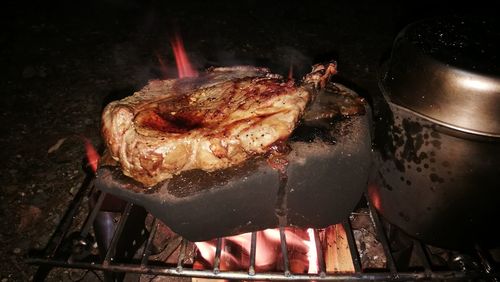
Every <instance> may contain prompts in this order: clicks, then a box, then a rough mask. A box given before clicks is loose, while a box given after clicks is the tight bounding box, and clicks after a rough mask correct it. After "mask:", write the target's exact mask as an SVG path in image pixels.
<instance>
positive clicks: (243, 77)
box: [102, 66, 324, 186]
mask: <svg viewBox="0 0 500 282" xmlns="http://www.w3.org/2000/svg"><path fill="white" fill-rule="evenodd" d="M322 73H324V71H323V72H322ZM306 80H307V78H306ZM306 82H307V81H306ZM311 82H313V83H303V84H302V85H300V86H296V85H294V83H293V82H286V81H284V80H283V79H282V78H281V77H280V76H279V75H275V74H271V73H270V72H269V70H267V69H265V68H255V67H246V66H238V67H227V68H212V69H209V70H208V71H207V72H206V73H204V74H201V75H200V76H199V77H196V78H183V79H170V80H154V81H150V82H149V83H148V84H147V85H146V86H145V87H144V88H143V89H141V90H140V91H138V92H136V93H134V94H133V95H132V96H129V97H127V98H125V99H122V100H119V101H114V102H112V103H110V104H108V105H107V106H106V108H105V109H104V112H103V115H102V123H103V124H102V125H103V126H102V134H103V137H104V140H105V142H106V145H107V147H108V150H109V152H110V154H111V156H112V157H113V158H114V159H115V160H117V161H118V162H119V163H120V165H121V168H122V171H123V172H124V174H125V175H128V176H130V177H132V178H134V179H135V180H137V181H139V182H142V183H143V184H145V185H147V186H152V185H154V184H156V183H158V182H161V181H163V180H165V179H168V178H171V177H172V176H173V175H175V174H178V173H180V172H182V171H186V170H191V169H202V170H205V171H213V170H217V169H222V168H227V167H229V166H233V165H236V164H239V163H241V162H243V161H244V160H247V159H249V158H250V157H252V156H254V155H258V154H263V153H265V152H266V151H267V150H268V148H269V147H270V146H271V145H272V144H273V143H275V142H276V141H278V140H284V139H286V138H287V137H288V136H289V135H290V134H291V133H292V131H293V130H294V128H295V127H296V125H297V122H298V121H299V119H300V117H301V116H302V115H303V113H304V110H305V108H306V106H307V104H308V103H309V102H310V100H311V99H312V92H313V89H314V86H313V85H314V83H315V82H316V81H311Z"/></svg>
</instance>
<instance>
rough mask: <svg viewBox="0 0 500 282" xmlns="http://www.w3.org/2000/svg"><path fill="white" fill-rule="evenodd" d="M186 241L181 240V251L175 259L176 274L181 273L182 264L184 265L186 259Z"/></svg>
mask: <svg viewBox="0 0 500 282" xmlns="http://www.w3.org/2000/svg"><path fill="white" fill-rule="evenodd" d="M187 244H188V241H187V240H186V239H182V241H181V249H180V250H179V257H178V259H177V272H181V271H183V270H184V269H183V266H182V264H183V263H184V259H185V258H186V248H187Z"/></svg>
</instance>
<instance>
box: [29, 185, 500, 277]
mask: <svg viewBox="0 0 500 282" xmlns="http://www.w3.org/2000/svg"><path fill="white" fill-rule="evenodd" d="M94 190H96V188H95V187H94V185H93V179H92V178H91V177H89V178H87V179H86V181H85V182H84V184H83V185H82V188H81V189H80V190H79V192H78V193H77V194H76V196H75V198H74V199H73V201H72V202H71V203H70V205H69V207H68V210H67V212H66V214H65V216H64V217H63V219H62V220H61V222H60V224H59V226H58V228H57V229H56V231H55V233H54V234H53V236H52V238H51V240H50V241H49V243H48V244H47V247H46V248H45V249H44V250H43V251H42V252H41V253H39V254H38V255H32V256H30V257H29V258H27V262H28V263H30V264H35V265H40V268H39V271H38V272H39V274H38V277H43V276H44V275H46V274H47V273H48V272H49V271H50V269H52V268H54V267H62V268H78V269H88V270H99V271H103V272H104V273H108V274H109V273H141V274H149V275H166V276H183V277H199V278H217V279H241V280H419V279H426V280H433V279H436V280H442V279H447V280H449V279H459V280H462V279H471V280H476V279H481V280H485V281H497V280H498V279H499V277H500V275H499V273H497V272H496V271H495V263H494V262H493V261H491V260H490V259H489V257H488V256H487V255H486V254H485V252H484V251H483V250H481V249H480V248H479V247H478V248H477V249H476V254H474V258H475V259H476V261H475V263H476V265H478V266H479V267H478V268H474V269H467V268H466V267H464V268H462V269H458V270H457V269H435V268H434V267H433V265H432V262H431V260H430V259H429V254H428V251H427V248H426V246H425V245H424V244H423V243H421V242H419V241H414V248H415V253H416V255H417V257H418V260H419V261H420V262H421V266H422V268H421V269H419V270H412V271H400V270H399V269H398V266H397V263H396V261H395V259H394V257H393V252H392V250H391V246H390V244H389V240H388V237H387V234H386V231H385V230H384V225H383V224H382V221H381V219H380V217H379V215H378V213H377V212H376V211H375V210H374V209H373V208H372V207H371V206H369V203H367V205H368V206H369V209H370V213H369V214H370V217H371V220H372V224H373V225H374V228H375V230H376V232H377V239H378V240H379V241H380V243H381V244H382V246H383V250H384V254H385V256H386V266H387V267H386V268H383V269H369V270H367V269H363V267H362V265H361V259H360V255H359V253H358V246H357V244H356V241H355V238H354V234H353V228H352V227H351V222H350V219H349V218H347V219H346V220H345V221H344V222H343V223H342V225H343V227H344V229H345V231H346V235H347V238H346V239H347V243H348V246H349V250H350V256H351V258H352V262H353V267H354V272H352V273H339V272H334V273H331V272H328V271H327V270H326V267H325V260H324V254H323V250H322V248H321V247H320V244H319V236H318V230H315V239H316V246H317V252H318V261H317V263H318V267H319V271H318V274H302V273H293V272H292V271H291V270H290V261H289V257H288V252H287V250H288V249H287V239H286V233H285V231H284V228H280V229H279V234H280V239H281V240H280V247H281V252H282V264H283V268H284V269H283V271H282V272H258V271H256V265H255V263H256V246H257V236H256V233H255V232H254V233H252V235H251V242H250V244H251V246H250V252H249V256H250V258H249V261H250V263H249V266H248V269H247V270H246V271H225V270H221V269H220V263H221V253H222V244H223V240H224V239H223V238H218V239H217V244H216V252H215V259H214V263H213V267H212V269H208V270H197V269H194V268H192V267H190V266H189V265H185V259H186V249H187V246H188V243H189V242H188V241H187V240H185V239H182V240H180V241H177V245H176V246H174V248H178V247H179V244H180V251H179V252H178V257H177V264H174V265H167V264H159V263H158V261H155V260H152V259H151V249H152V248H151V246H152V243H153V238H154V237H155V235H156V233H157V232H158V226H159V221H158V220H156V219H154V220H153V221H152V223H151V226H150V229H149V230H150V232H149V234H146V235H147V237H145V240H144V242H143V245H142V246H143V247H142V248H141V249H142V251H141V252H142V253H141V254H140V256H139V259H137V258H135V259H134V258H131V259H119V260H118V259H116V258H115V255H116V252H117V245H118V242H119V241H120V239H121V238H122V237H123V235H124V234H123V230H124V227H125V225H126V224H127V221H128V220H129V218H130V214H131V210H132V208H133V206H134V205H133V204H132V203H127V204H126V206H125V208H124V210H123V212H122V214H121V216H120V219H119V221H118V223H117V225H116V228H115V231H114V234H113V237H112V239H111V241H110V244H109V246H108V247H107V251H106V253H105V254H100V255H96V254H86V255H82V253H85V249H86V248H87V249H88V248H90V246H89V244H91V243H90V242H89V240H88V239H87V238H89V234H90V232H91V227H92V226H93V223H94V221H95V220H96V217H97V216H98V213H99V211H100V209H101V206H102V204H103V202H104V199H105V197H106V193H104V192H98V191H94ZM92 193H100V194H99V197H98V198H97V200H96V202H95V205H94V207H93V209H91V210H90V212H89V213H88V216H87V218H86V220H85V222H84V223H83V224H82V225H81V227H80V228H79V229H77V230H79V231H77V232H76V233H73V234H69V232H70V229H71V228H72V226H73V228H74V223H73V219H74V217H75V215H76V214H77V212H78V210H79V209H80V208H81V205H82V202H83V199H84V198H85V197H90V196H91V195H92ZM77 228H78V227H77ZM68 246H69V247H68ZM105 280H106V276H105ZM108 280H109V276H108ZM113 280H116V279H113Z"/></svg>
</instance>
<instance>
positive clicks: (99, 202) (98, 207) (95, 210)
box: [80, 192, 106, 238]
mask: <svg viewBox="0 0 500 282" xmlns="http://www.w3.org/2000/svg"><path fill="white" fill-rule="evenodd" d="M104 198H106V192H101V193H100V194H99V198H97V202H96V203H95V206H94V208H93V209H92V211H91V212H90V214H89V216H88V217H87V219H86V220H85V224H84V225H83V228H82V231H81V232H80V236H81V237H82V238H85V237H87V235H88V234H89V231H90V228H91V227H92V225H93V223H94V220H95V218H96V217H97V214H98V213H99V211H100V210H101V206H102V203H103V202H104Z"/></svg>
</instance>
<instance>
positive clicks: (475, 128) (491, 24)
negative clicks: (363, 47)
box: [380, 17, 500, 137]
mask: <svg viewBox="0 0 500 282" xmlns="http://www.w3.org/2000/svg"><path fill="white" fill-rule="evenodd" d="M499 26H500V25H499V22H498V21H496V20H493V19H479V18H459V17H453V18H432V19H425V20H422V21H418V22H414V23H412V24H410V25H408V26H406V27H405V28H404V29H403V30H402V31H401V32H400V33H399V34H398V36H397V37H396V39H395V40H394V44H393V48H392V51H391V57H390V59H389V61H388V62H387V63H386V71H385V72H384V75H383V77H382V79H381V81H380V86H381V89H382V91H383V93H384V95H385V97H386V98H387V99H388V100H389V102H392V103H394V104H398V105H400V106H403V107H405V108H408V109H410V110H412V111H414V112H416V113H418V114H420V115H423V116H425V117H427V118H429V119H431V120H433V121H435V122H437V123H439V124H441V125H445V126H449V127H452V128H455V129H458V130H462V131H465V132H470V133H475V134H481V135H488V136H498V137H500V57H499V52H500V28H499Z"/></svg>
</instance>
